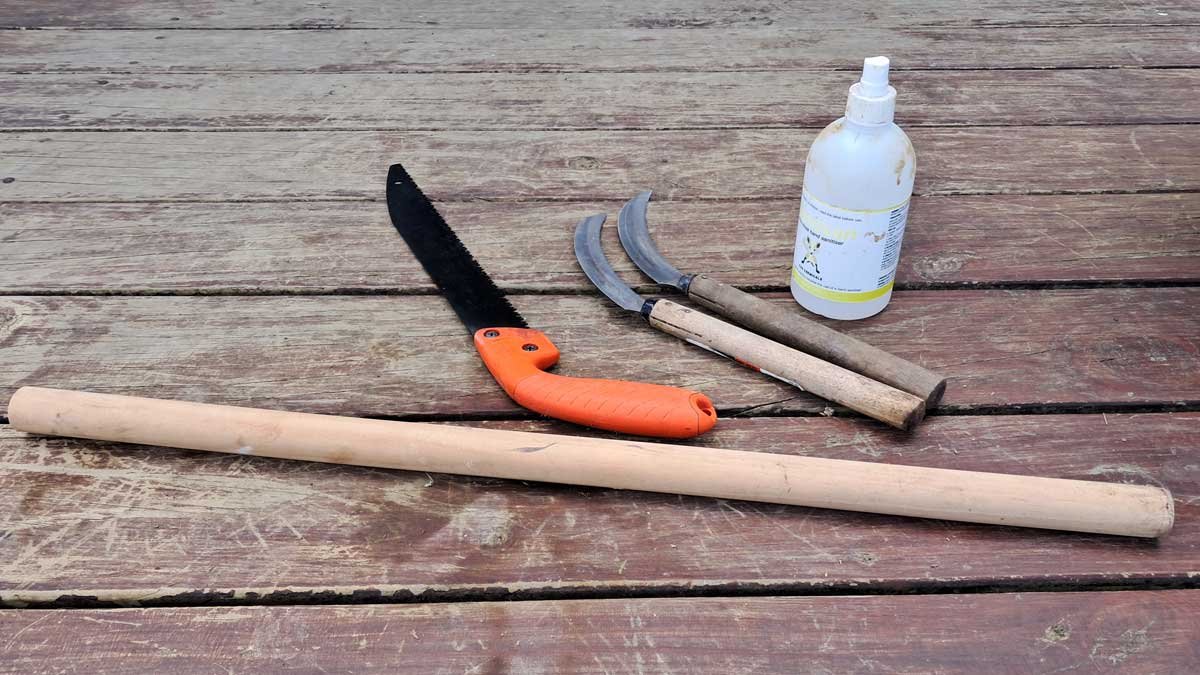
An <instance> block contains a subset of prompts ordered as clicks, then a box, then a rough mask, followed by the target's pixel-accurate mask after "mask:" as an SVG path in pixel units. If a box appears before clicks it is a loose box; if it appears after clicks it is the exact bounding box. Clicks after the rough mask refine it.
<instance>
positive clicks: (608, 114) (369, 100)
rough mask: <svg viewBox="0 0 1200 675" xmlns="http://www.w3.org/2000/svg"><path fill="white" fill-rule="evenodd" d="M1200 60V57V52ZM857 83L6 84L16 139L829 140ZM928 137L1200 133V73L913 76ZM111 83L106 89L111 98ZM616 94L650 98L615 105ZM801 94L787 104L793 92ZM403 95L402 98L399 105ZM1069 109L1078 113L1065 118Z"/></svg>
mask: <svg viewBox="0 0 1200 675" xmlns="http://www.w3.org/2000/svg"><path fill="white" fill-rule="evenodd" d="M1197 51H1198V52H1200V49H1198V50H1197ZM854 78H855V76H854V74H853V73H845V72H819V73H813V72H805V71H799V72H788V73H699V74H694V75H680V74H678V73H671V74H568V75H501V74H486V75H474V74H436V75H402V74H401V75H397V74H322V73H305V74H298V75H297V74H292V75H249V74H217V75H110V74H106V75H104V77H103V78H98V77H97V76H95V75H8V76H0V97H3V100H4V108H3V116H2V117H0V125H2V126H3V128H5V129H18V130H19V129H57V128H64V129H65V128H71V129H94V130H103V129H196V130H210V129H218V130H228V129H235V128H236V129H326V128H328V129H347V128H349V129H357V128H362V129H396V130H423V129H434V130H441V129H457V130H466V129H488V130H490V129H511V130H530V129H595V128H604V129H677V128H688V129H691V128H695V129H704V128H709V129H713V128H718V129H719V128H731V127H751V128H763V127H776V128H787V129H790V128H797V127H809V128H812V127H816V128H821V127H824V126H825V125H826V124H828V123H829V121H830V120H831V119H833V118H835V117H838V116H839V115H840V114H841V112H842V111H841V108H842V102H843V101H844V99H845V94H846V88H847V87H848V86H849V84H850V83H852V82H854ZM892 79H893V82H894V84H895V85H896V86H897V87H898V88H899V89H900V90H901V91H903V92H904V93H903V101H902V107H901V110H900V119H901V120H902V122H903V124H904V125H905V127H906V128H912V127H914V126H922V125H967V124H981V125H982V124H987V125H1038V124H1138V123H1164V122H1182V123H1191V122H1197V121H1200V101H1197V100H1196V99H1193V98H1187V97H1185V98H1182V99H1181V98H1180V97H1179V92H1180V91H1188V90H1195V89H1200V71H1196V70H1173V69H1172V70H984V71H936V72H907V73H897V74H896V75H894V76H893V78H892ZM101 82H103V84H100V83H101ZM614 91H629V92H635V91H636V92H638V95H637V96H632V97H631V96H612V92H614ZM784 91H786V92H787V95H786V96H781V95H780V92H784ZM398 92H403V93H402V95H397V94H398ZM1063 96H1069V97H1070V100H1071V105H1070V106H1065V107H1064V106H1062V105H1059V104H1058V102H1059V101H1061V100H1062V99H1061V97H1063Z"/></svg>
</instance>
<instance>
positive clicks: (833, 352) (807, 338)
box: [688, 274, 946, 408]
mask: <svg viewBox="0 0 1200 675" xmlns="http://www.w3.org/2000/svg"><path fill="white" fill-rule="evenodd" d="M688 297H690V298H692V299H693V300H695V301H696V302H697V303H699V304H700V305H703V306H704V307H707V308H708V309H711V310H712V311H714V312H716V313H717V314H720V315H721V316H724V317H728V318H729V319H732V320H733V321H736V322H737V323H739V324H741V325H743V326H746V327H747V328H749V329H751V330H753V331H754V332H756V333H759V334H761V335H765V336H767V337H769V338H771V339H772V340H775V341H776V342H779V343H782V344H785V345H788V346H790V347H795V348H796V349H799V350H800V351H802V352H806V353H808V354H812V355H813V356H815V357H817V358H820V359H824V360H826V361H829V362H831V363H835V364H837V365H839V366H841V367H843V368H846V369H848V370H852V371H854V372H856V373H860V374H862V375H865V376H867V377H869V378H871V379H872V380H878V381H880V382H883V383H884V384H887V385H890V386H892V387H895V388H896V389H899V390H901V391H906V392H908V393H910V394H912V395H914V396H917V397H920V398H921V399H922V400H923V401H925V407H926V408H932V407H934V406H936V405H937V404H938V401H940V400H941V398H942V393H943V392H945V391H946V378H944V377H942V376H941V375H938V374H937V373H933V372H930V371H928V370H926V369H925V368H922V367H921V366H918V365H917V364H915V363H912V362H911V361H905V360H904V359H902V358H900V357H899V356H896V355H895V354H889V353H888V352H885V351H883V350H882V349H879V348H878V347H872V346H871V345H869V344H867V343H865V342H863V341H862V340H857V339H855V338H852V337H850V336H849V335H845V334H844V333H840V332H838V331H836V330H834V329H832V328H829V327H828V326H825V325H822V324H820V323H817V322H816V321H813V320H811V319H809V318H807V317H805V316H804V315H802V314H801V313H800V312H798V311H796V308H795V307H781V306H779V305H776V304H774V303H771V302H767V301H766V300H763V299H762V298H759V297H756V296H754V295H751V294H750V293H746V292H744V291H740V290H738V289H736V288H734V287H733V286H730V285H728V284H724V283H721V282H720V281H716V280H715V279H711V278H709V277H708V276H706V275H703V274H699V275H696V276H694V277H692V279H691V282H690V284H689V286H688Z"/></svg>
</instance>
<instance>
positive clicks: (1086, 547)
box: [0, 413, 1200, 606]
mask: <svg viewBox="0 0 1200 675" xmlns="http://www.w3.org/2000/svg"><path fill="white" fill-rule="evenodd" d="M1198 425H1200V414H1198V413H1175V414H1161V413H1160V414H1139V415H1117V414H1106V415H1054V416H1033V417H1027V416H999V417H986V416H978V417H977V416H965V417H934V418H930V419H929V420H927V421H926V423H925V424H922V425H921V426H920V427H918V428H917V430H916V431H915V432H914V433H912V434H905V433H903V432H897V431H892V430H888V429H887V428H886V427H883V426H882V425H865V424H863V423H861V422H856V421H851V420H840V419H837V418H816V419H798V418H765V419H727V420H724V421H723V422H721V424H719V425H718V426H717V429H716V430H715V431H714V432H712V433H711V434H708V435H706V436H705V437H703V438H702V439H700V440H699V443H700V444H701V445H706V446H714V447H729V448H734V449H741V450H750V451H764V452H780V453H786V454H807V455H813V456H820V457H831V458H843V459H857V460H865V461H880V462H892V463H902V464H908V465H916V466H935V467H946V468H956V469H967V470H978V471H997V472H1007V473H1016V474H1028V475H1044V476H1052V477H1061V478H1078V479H1084V480H1105V481H1116V482H1130V483H1141V484H1154V485H1161V486H1163V487H1166V488H1168V489H1169V490H1171V491H1172V493H1173V494H1174V495H1175V498H1176V503H1175V506H1176V511H1177V520H1176V526H1175V529H1174V530H1173V531H1172V532H1171V533H1170V534H1169V535H1167V536H1166V537H1164V538H1163V539H1161V540H1159V541H1158V542H1157V543H1155V542H1151V541H1146V540H1135V539H1130V538H1121V537H1108V536H1102V535H1076V534H1067V533H1054V532H1049V531H1044V532H1043V531H1030V530H1021V529H1017V528H1002V527H995V526H983V525H968V524H961V523H947V522H942V521H928V520H915V519H906V518H897V517H888V516H877V515H869V514H851V513H843V512H837V511H825V510H819V509H804V508H799V507H787V506H770V505H762V504H752V503H748V502H735V501H721V500H712V499H703V498H688V497H677V496H672V495H655V494H649V493H630V492H620V491H612V490H603V489H587V488H577V487H569V486H557V485H550V484H541V483H522V482H515V481H502V480H488V479H478V478H465V477H451V476H445V475H428V474H424V473H412V472H402V471H385V470H378V469H365V468H359V467H348V466H332V465H324V464H315V463H308V462H294V461H292V462H289V461H284V460H270V459H265V458H254V457H243V456H239V455H222V454H210V453H201V452H190V451H183V450H168V449H162V448H147V447H135V446H122V445H117V444H107V443H98V442H89V441H76V440H68V439H60V438H39V437H27V436H25V435H23V434H20V433H17V432H13V431H11V430H7V429H4V430H0V488H2V489H0V506H2V507H3V508H0V524H2V527H3V529H4V531H5V532H7V533H8V534H7V536H6V537H5V538H4V539H3V540H0V552H2V553H3V555H2V556H0V561H2V562H0V601H2V602H4V603H6V604H9V605H15V606H21V605H28V604H30V603H32V604H34V605H44V604H45V603H54V602H66V603H72V602H73V603H76V604H78V603H84V604H86V603H101V604H114V603H115V604H124V605H137V604H141V605H144V606H153V605H171V604H175V603H180V602H184V603H197V602H201V603H202V602H207V601H237V602H247V603H250V604H257V603H260V602H263V601H273V602H278V601H282V600H288V601H290V602H315V601H320V600H321V599H327V600H328V599H338V598H349V597H357V598H359V599H375V600H380V601H390V600H399V601H403V600H408V599H412V598H414V596H415V597H417V598H421V597H425V598H432V597H447V596H449V597H470V596H474V597H491V598H507V597H528V595H529V594H537V593H556V594H560V595H561V596H564V597H579V596H582V597H587V595H588V594H594V593H610V594H611V593H615V592H642V593H656V594H660V595H661V594H663V593H670V592H671V590H672V589H678V590H691V591H704V590H705V589H707V591H706V592H712V593H721V592H726V591H729V590H732V589H741V590H743V591H745V590H750V591H755V592H770V591H771V590H787V592H805V591H812V590H815V589H834V590H836V589H851V588H858V589H871V590H874V591H881V592H887V591H900V590H920V589H941V590H947V589H953V588H962V587H978V586H988V587H1001V588H1003V587H1029V586H1031V585H1032V586H1045V585H1072V584H1075V585H1078V584H1099V583H1109V584H1140V583H1148V582H1154V583H1184V582H1186V581H1187V580H1188V579H1189V578H1194V576H1195V575H1196V574H1198V573H1200V567H1198V562H1197V556H1196V549H1197V546H1200V518H1198V517H1197V516H1200V511H1198V509H1200V466H1198V465H1197V462H1196V459H1195V456H1194V449H1195V444H1196V438H1197V428H1198ZM482 426H486V427H491V428H508V429H514V428H516V429H525V430H542V431H552V432H558V433H563V432H570V433H578V430H577V429H574V428H570V427H567V426H566V425H563V424H561V423H548V422H546V423H535V422H490V423H483V424H482ZM455 594H457V595H455ZM464 594H465V595H464ZM510 594H515V595H510ZM72 598H74V599H72Z"/></svg>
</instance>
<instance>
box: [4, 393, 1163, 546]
mask: <svg viewBox="0 0 1200 675" xmlns="http://www.w3.org/2000/svg"><path fill="white" fill-rule="evenodd" d="M8 416H9V421H10V423H11V424H12V426H13V427H15V428H17V429H19V430H22V431H27V432H31V433H36V434H45V435H54V436H73V437H78V438H92V439H97V440H105V441H119V442H124V443H138V444H143V445H161V446H167V447H173V448H187V449H192V450H206V451H210V452H229V453H240V454H243V455H255V456H263V457H278V458H284V459H300V460H309V461H316V462H332V463H336V464H355V465H360V466H374V467H383V468H390V469H408V470H413V471H432V472H440V473H457V474H467V475H473V476H490V477H496V478H514V479H520V480H536V481H546V482H554V483H570V484H575V485H592V486H598V487H608V488H621V489H628V490H647V491H651V492H668V493H677V494H687V495H697V496H705V497H720V498H725V499H744V500H750V501H760V502H771V503H776V504H794V505H798V506H814V507H821V508H830V509H844V510H847V511H867V512H872V513H887V514H893V515H901V516H915V517H920V518H939V519H947V520H961V521H967V522H973V523H992V524H997V525H1016V526H1023V527H1037V528H1047V529H1054V530H1072V531H1079V532H1096V533H1103V534H1117V535H1127V536H1133V537H1157V536H1160V535H1162V534H1165V533H1166V532H1168V531H1169V530H1170V529H1171V525H1172V523H1173V521H1174V515H1175V514H1174V507H1173V503H1172V499H1171V494H1170V493H1169V492H1168V491H1166V490H1164V489H1162V488H1159V487H1153V486H1148V485H1124V484H1117V483H1101V482H1094V481H1080V480H1064V479H1057V478H1038V477H1033V476H1015V475H1007V474H998V473H980V472H972V471H956V470H951V469H931V468H924V467H915V466H897V465H893V464H880V463H871V462H855V461H848V460H838V459H821V458H817V457H800V456H794V455H780V454H773V453H757V452H742V451H736V450H718V449H712V448H700V447H691V446H681V445H666V444H659V443H645V442H639V441H625V440H607V439H595V438H583V437H576V436H555V435H550V434H537V433H527V432H519V431H497V430H489V429H473V428H469V427H456V426H449V425H437V424H420V423H415V422H387V421H381V420H365V419H357V418H351V417H335V416H330V415H313V414H307V413H294V412H280V411H273V410H259V409H255V408H238V407H232V406H222V405H208V404H202V403H189V402H184V401H167V400H159V399H149V398H138V397H131V396H114V395H110V394H94V393H85V392H73V391H63V390H57V389H43V388H39V387H24V388H22V389H19V390H18V391H17V392H16V394H14V395H13V397H12V401H11V402H10V403H9V406H8Z"/></svg>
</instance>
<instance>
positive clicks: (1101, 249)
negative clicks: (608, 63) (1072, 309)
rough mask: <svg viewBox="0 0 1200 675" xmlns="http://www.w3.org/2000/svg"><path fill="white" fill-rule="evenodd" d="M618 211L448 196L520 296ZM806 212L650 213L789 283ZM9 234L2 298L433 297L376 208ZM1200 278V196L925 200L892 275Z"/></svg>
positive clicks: (729, 272) (634, 275) (597, 205)
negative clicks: (576, 239)
mask: <svg viewBox="0 0 1200 675" xmlns="http://www.w3.org/2000/svg"><path fill="white" fill-rule="evenodd" d="M2 187H3V186H0V188H2ZM630 194H632V187H631V188H630ZM626 196H629V195H626ZM620 207H621V202H615V201H614V202H585V203H578V204H576V203H570V204H555V203H537V204H528V203H516V204H509V203H453V202H452V203H443V204H439V205H438V208H439V209H440V210H441V212H442V213H443V215H445V217H446V218H447V220H448V222H450V223H451V225H452V226H453V227H454V228H455V230H456V231H457V233H458V235H459V237H461V238H462V240H463V241H464V242H465V243H466V245H467V248H469V249H470V250H471V252H472V253H473V254H474V255H475V257H476V258H477V259H478V260H479V261H480V264H482V265H483V268H484V269H486V270H487V271H488V273H489V274H490V275H491V276H492V278H493V279H494V280H495V281H496V283H498V284H499V285H500V286H501V287H502V288H505V289H508V290H510V291H525V292H527V291H547V290H551V291H560V292H561V291H584V290H587V291H589V292H590V289H591V288H592V286H591V283H590V282H589V281H588V280H587V279H586V278H585V277H584V276H583V272H581V271H580V270H579V267H578V265H577V264H576V262H575V257H574V253H573V252H572V249H571V233H572V231H573V228H574V226H575V223H576V222H577V221H578V219H579V218H580V217H581V216H582V215H583V214H587V213H596V212H606V213H609V214H615V213H616V212H617V211H618V210H619V209H620ZM798 209H799V206H798V202H797V201H793V200H792V199H784V200H762V201H753V202H743V203H738V204H719V205H713V204H707V203H703V202H669V201H658V200H657V199H655V200H654V201H652V202H651V204H650V211H649V223H650V226H651V230H652V231H653V232H654V234H655V237H656V241H657V244H658V246H659V248H660V249H661V250H662V251H663V253H664V255H665V256H666V257H667V259H668V260H670V261H671V262H672V263H674V264H675V265H676V266H677V267H679V268H680V269H682V270H684V271H686V272H692V273H700V272H710V273H712V274H713V276H714V277H715V278H717V279H720V280H721V281H725V282H727V283H732V284H736V285H739V286H743V287H757V288H763V287H774V288H777V289H783V288H784V287H785V286H786V284H787V270H788V266H789V265H790V264H791V260H792V248H793V245H794V243H795V236H796V225H795V223H796V213H797V211H798ZM603 240H604V248H605V251H606V253H607V254H608V257H609V261H610V262H612V264H613V266H614V267H615V268H616V270H617V271H618V272H619V273H621V274H622V276H623V277H624V278H625V279H626V280H627V281H629V282H631V283H635V284H638V285H639V286H641V287H642V288H643V290H645V291H646V292H652V287H651V286H650V285H647V283H646V282H647V281H648V280H647V279H646V278H645V277H643V276H641V274H640V272H638V271H637V270H636V269H635V268H634V266H633V264H632V263H631V262H629V260H628V258H626V256H625V254H624V252H623V250H622V249H621V245H620V243H619V242H618V240H617V233H616V229H615V228H613V227H606V228H604V237H603ZM0 242H3V246H4V256H3V258H2V259H0V291H3V292H5V293H10V294H11V293H22V292H38V293H42V292H96V291H104V290H112V291H123V292H181V293H186V292H191V291H193V290H199V291H201V292H232V291H236V292H245V293H252V292H334V291H339V290H350V291H355V290H358V291H394V292H404V293H413V292H420V293H428V292H431V291H432V290H433V285H432V283H431V282H430V281H429V279H428V277H427V276H426V275H425V273H424V271H423V270H422V269H421V267H420V265H419V264H418V263H417V262H416V260H415V259H414V258H413V257H412V254H411V253H410V252H409V250H408V248H407V247H406V246H404V245H403V244H402V243H401V242H400V240H399V238H398V237H396V233H395V230H394V228H393V227H392V225H391V222H390V221H389V219H388V216H387V209H385V208H384V207H383V205H382V204H380V203H347V202H293V203H287V202H284V203H267V204H262V203H257V204H256V203H237V204H211V203H157V204H21V203H7V204H5V203H0ZM49 262H52V263H53V264H48V263H49ZM1198 278H1200V194H1198V193H1177V194H1146V195H1046V196H1040V195H1035V196H1019V195H982V196H944V197H937V196H933V197H931V196H919V197H916V198H915V199H914V200H913V205H912V208H911V214H910V217H909V222H908V227H907V232H906V233H905V237H904V250H903V254H902V255H901V256H900V268H899V270H898V273H897V279H898V286H899V287H900V288H901V289H905V288H913V287H918V288H920V287H925V286H939V285H946V284H1007V283H1027V282H1038V283H1043V282H1078V281H1087V282H1092V281H1106V282H1107V281H1120V280H1128V281H1134V282H1149V281H1153V282H1192V281H1196V280H1197V279H1198Z"/></svg>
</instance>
